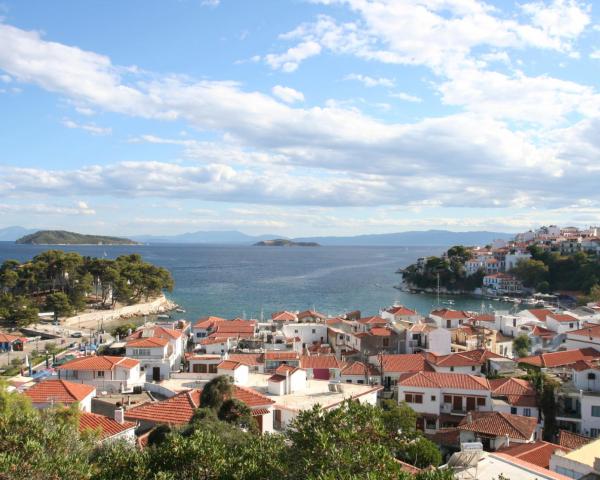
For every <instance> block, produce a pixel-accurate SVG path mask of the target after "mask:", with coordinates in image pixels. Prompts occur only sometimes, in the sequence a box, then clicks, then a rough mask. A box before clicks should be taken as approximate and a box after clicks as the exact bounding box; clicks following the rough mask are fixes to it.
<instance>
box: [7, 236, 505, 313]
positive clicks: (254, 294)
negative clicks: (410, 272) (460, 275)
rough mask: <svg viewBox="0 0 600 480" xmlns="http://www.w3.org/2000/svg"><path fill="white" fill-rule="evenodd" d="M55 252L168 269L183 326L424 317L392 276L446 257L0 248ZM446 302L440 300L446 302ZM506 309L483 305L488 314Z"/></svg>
mask: <svg viewBox="0 0 600 480" xmlns="http://www.w3.org/2000/svg"><path fill="white" fill-rule="evenodd" d="M49 248H57V249H61V250H65V251H74V252H78V253H80V254H82V255H89V256H98V257H101V256H104V254H105V253H106V256H107V258H115V257H117V256H119V255H123V254H128V253H134V252H135V253H139V254H141V255H142V256H143V258H144V259H145V260H146V261H148V262H151V263H154V264H156V265H160V266H162V267H165V268H167V269H168V270H170V271H171V273H172V274H173V277H174V279H175V289H174V291H173V293H172V294H170V295H169V296H170V297H171V298H172V299H173V300H174V301H175V302H177V303H178V304H180V305H181V306H182V307H183V308H184V309H186V314H184V315H182V316H183V317H184V318H187V319H190V320H194V319H196V318H199V317H201V316H205V315H209V314H210V315H218V316H223V317H226V318H234V317H244V316H245V317H246V318H260V313H261V310H262V311H263V312H264V315H265V318H267V317H268V316H269V315H270V313H271V312H273V311H277V310H283V309H287V310H305V309H307V308H313V307H314V308H316V309H317V310H319V311H321V312H323V313H326V314H340V313H343V312H347V311H350V310H356V309H359V310H361V312H362V313H363V315H364V316H367V315H374V314H376V313H377V312H378V310H379V308H381V307H386V306H389V305H392V304H393V303H395V302H398V303H401V304H403V305H406V306H408V307H410V308H413V309H416V310H417V311H419V312H420V313H422V314H426V313H428V312H429V311H430V310H431V309H432V308H433V307H434V306H436V302H437V299H436V297H435V296H434V295H412V294H409V293H404V292H401V291H399V290H397V289H395V288H393V286H394V285H397V284H398V282H399V280H400V276H399V275H397V274H395V271H396V270H397V269H398V268H400V267H405V266H407V265H409V264H410V263H413V262H414V261H415V260H416V259H417V258H418V257H421V256H425V255H436V254H440V253H441V250H442V249H441V248H439V247H317V248H285V247H252V246H222V245H221V246H219V245H214V246H213V245H139V246H138V245H136V246H61V247H47V246H35V245H16V244H14V243H9V242H0V262H2V261H4V260H7V259H16V260H20V261H23V260H26V259H29V258H31V257H32V256H34V255H36V254H38V253H40V252H42V251H44V250H47V249H49ZM444 300H446V299H445V298H443V297H442V301H444ZM454 300H455V302H456V303H455V305H453V306H452V308H459V309H470V310H476V311H480V310H481V307H482V303H481V300H479V299H476V298H464V297H460V298H459V297H454ZM492 307H493V308H496V309H501V308H503V309H507V305H506V304H500V303H494V302H489V301H486V303H485V309H490V308H492Z"/></svg>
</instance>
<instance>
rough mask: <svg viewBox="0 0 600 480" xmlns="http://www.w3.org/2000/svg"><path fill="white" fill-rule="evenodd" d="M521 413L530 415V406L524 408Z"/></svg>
mask: <svg viewBox="0 0 600 480" xmlns="http://www.w3.org/2000/svg"><path fill="white" fill-rule="evenodd" d="M523 415H525V416H526V417H531V408H524V409H523Z"/></svg>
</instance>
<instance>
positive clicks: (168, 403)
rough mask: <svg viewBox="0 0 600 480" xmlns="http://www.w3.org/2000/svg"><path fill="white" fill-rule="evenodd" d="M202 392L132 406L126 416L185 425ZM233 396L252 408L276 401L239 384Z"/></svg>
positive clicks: (186, 393) (192, 413)
mask: <svg viewBox="0 0 600 480" xmlns="http://www.w3.org/2000/svg"><path fill="white" fill-rule="evenodd" d="M201 392H202V390H198V389H194V390H189V391H187V392H182V393H179V394H177V395H175V396H174V397H171V398H169V399H167V400H163V401H161V402H150V403H145V404H143V405H140V406H138V407H133V408H130V409H129V410H127V411H126V412H125V418H129V419H135V420H146V421H150V422H153V423H166V424H170V425H184V424H186V423H189V421H190V420H191V419H192V416H193V415H194V411H195V410H196V409H197V408H198V407H199V406H200V395H201ZM233 398H235V399H237V400H239V401H241V402H243V403H245V404H246V405H247V406H248V407H250V408H253V407H257V406H265V405H271V404H273V403H275V402H274V401H273V400H271V399H270V398H269V397H266V396H264V395H262V394H260V393H258V392H257V391H255V390H252V389H250V388H244V387H240V386H238V385H234V387H233Z"/></svg>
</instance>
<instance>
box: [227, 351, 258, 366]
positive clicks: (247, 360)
mask: <svg viewBox="0 0 600 480" xmlns="http://www.w3.org/2000/svg"><path fill="white" fill-rule="evenodd" d="M228 358H229V360H233V361H234V362H240V363H243V364H244V365H248V366H249V367H254V366H258V365H262V364H263V363H264V360H263V358H262V354H261V353H230V354H229V357H228Z"/></svg>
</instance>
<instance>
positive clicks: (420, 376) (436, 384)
mask: <svg viewBox="0 0 600 480" xmlns="http://www.w3.org/2000/svg"><path fill="white" fill-rule="evenodd" d="M384 371H385V370H384ZM398 385H402V386H403V387H424V388H453V389H461V390H490V384H489V382H488V380H487V379H486V378H484V377H477V376H475V375H467V374H464V373H438V372H415V373H407V374H403V375H401V376H400V378H399V379H398Z"/></svg>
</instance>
